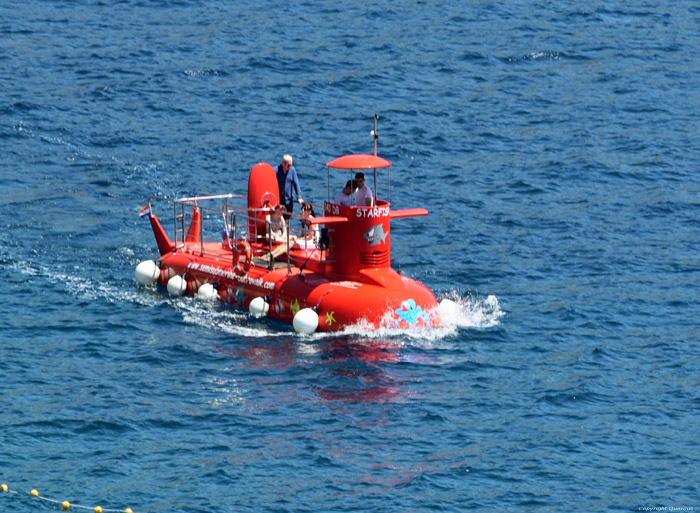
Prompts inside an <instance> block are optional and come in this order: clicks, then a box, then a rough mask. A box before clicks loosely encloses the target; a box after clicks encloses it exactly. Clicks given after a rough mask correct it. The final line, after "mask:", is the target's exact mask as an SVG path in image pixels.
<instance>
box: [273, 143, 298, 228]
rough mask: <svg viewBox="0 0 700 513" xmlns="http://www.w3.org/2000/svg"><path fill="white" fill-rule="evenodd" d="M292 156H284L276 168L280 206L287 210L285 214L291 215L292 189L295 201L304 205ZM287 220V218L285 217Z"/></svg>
mask: <svg viewBox="0 0 700 513" xmlns="http://www.w3.org/2000/svg"><path fill="white" fill-rule="evenodd" d="M292 163H293V161H292V156H291V155H284V156H283V157H282V162H281V163H280V165H279V166H277V186H278V187H279V194H280V204H281V205H284V206H285V207H286V208H287V212H289V213H292V211H293V210H294V197H293V196H292V187H293V188H294V192H296V195H297V201H298V202H299V204H300V205H303V204H304V199H303V198H302V197H301V188H300V187H299V177H298V176H297V170H296V169H294V166H293V165H292ZM286 217H287V218H289V216H286Z"/></svg>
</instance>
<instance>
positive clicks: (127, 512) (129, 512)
mask: <svg viewBox="0 0 700 513" xmlns="http://www.w3.org/2000/svg"><path fill="white" fill-rule="evenodd" d="M124 513H134V512H133V511H131V508H126V509H125V510H124Z"/></svg>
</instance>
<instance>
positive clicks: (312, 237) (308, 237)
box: [296, 203, 319, 249]
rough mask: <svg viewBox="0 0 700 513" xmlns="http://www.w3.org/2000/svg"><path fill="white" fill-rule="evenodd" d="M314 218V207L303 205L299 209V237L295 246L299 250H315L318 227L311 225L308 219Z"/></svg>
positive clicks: (307, 204) (308, 204)
mask: <svg viewBox="0 0 700 513" xmlns="http://www.w3.org/2000/svg"><path fill="white" fill-rule="evenodd" d="M314 217H316V213H315V212H314V207H312V206H311V204H310V203H304V205H303V206H302V207H301V237H299V238H298V239H297V241H296V245H297V246H299V247H300V248H301V249H315V248H316V246H317V244H318V240H319V229H318V225H313V226H312V225H311V223H310V222H309V221H308V219H310V218H311V219H312V218H314Z"/></svg>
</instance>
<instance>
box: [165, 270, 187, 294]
mask: <svg viewBox="0 0 700 513" xmlns="http://www.w3.org/2000/svg"><path fill="white" fill-rule="evenodd" d="M186 290H187V282H186V281H185V279H184V278H183V277H182V276H180V275H179V274H176V275H175V276H173V277H172V278H170V279H169V280H168V294H170V295H171V296H181V295H183V294H184V293H185V291H186Z"/></svg>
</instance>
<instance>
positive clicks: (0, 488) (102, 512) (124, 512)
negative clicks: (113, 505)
mask: <svg viewBox="0 0 700 513" xmlns="http://www.w3.org/2000/svg"><path fill="white" fill-rule="evenodd" d="M0 493H9V494H14V495H19V494H20V493H21V492H17V491H15V490H10V487H9V486H7V485H6V484H5V483H3V484H0ZM25 493H26V492H25ZM28 494H29V495H30V496H31V497H33V498H34V499H38V500H42V501H46V502H52V503H54V504H60V505H61V507H62V508H63V509H64V510H69V509H90V510H92V511H94V512H95V513H107V512H113V513H135V512H134V511H132V509H131V508H126V509H110V508H102V506H95V507H92V506H82V505H80V504H71V503H70V502H68V501H58V500H56V499H50V498H49V497H43V496H41V495H39V492H38V491H37V490H36V489H33V490H31V491H30V492H28Z"/></svg>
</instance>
